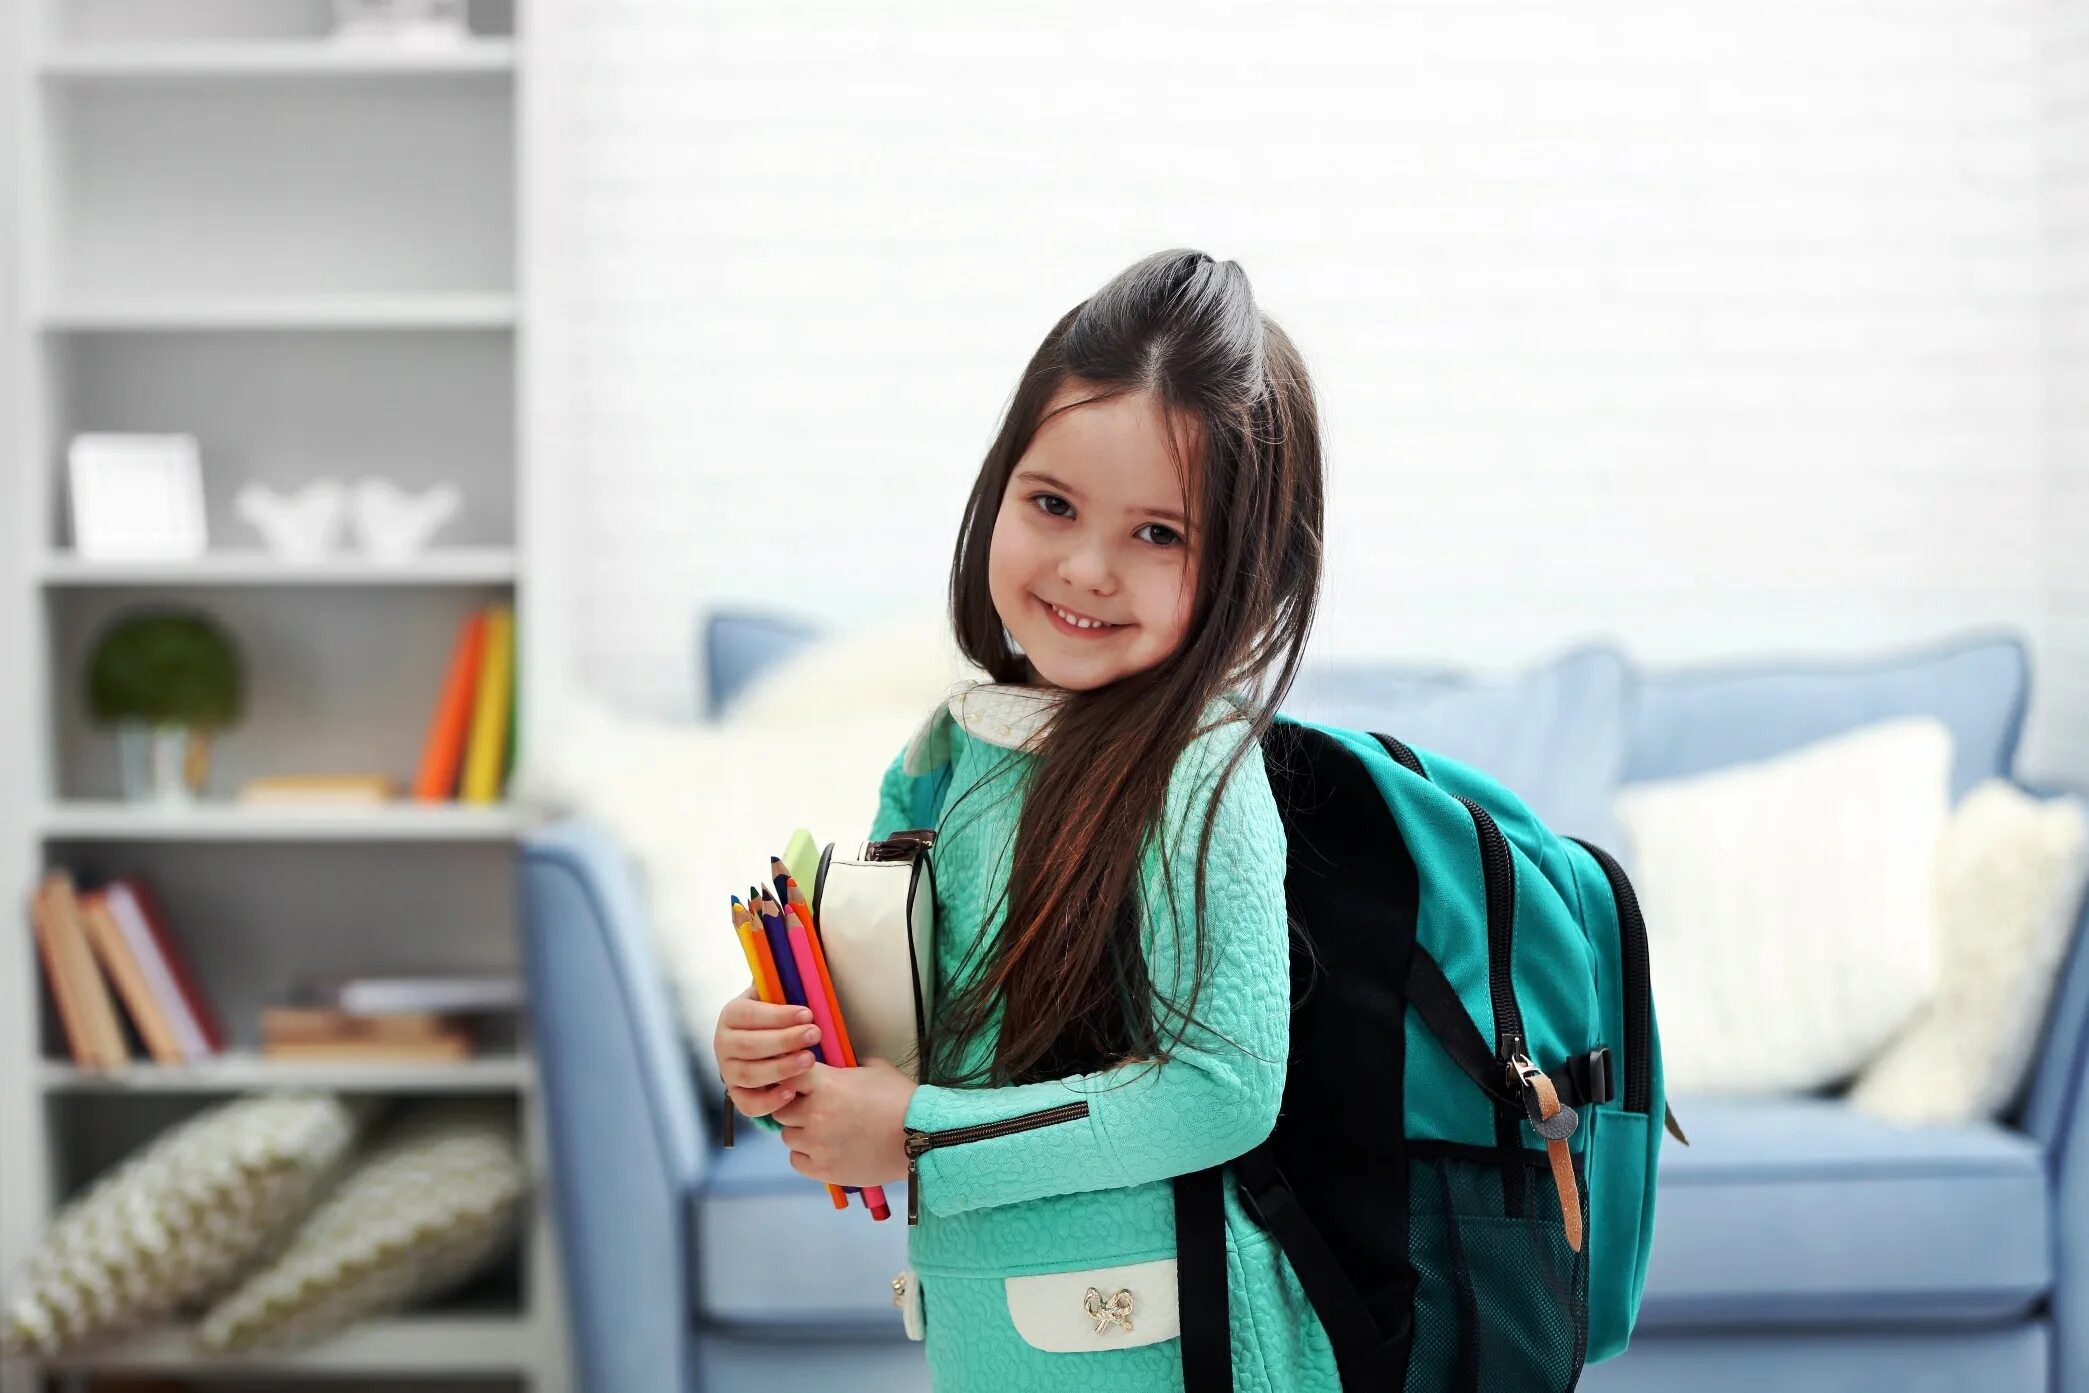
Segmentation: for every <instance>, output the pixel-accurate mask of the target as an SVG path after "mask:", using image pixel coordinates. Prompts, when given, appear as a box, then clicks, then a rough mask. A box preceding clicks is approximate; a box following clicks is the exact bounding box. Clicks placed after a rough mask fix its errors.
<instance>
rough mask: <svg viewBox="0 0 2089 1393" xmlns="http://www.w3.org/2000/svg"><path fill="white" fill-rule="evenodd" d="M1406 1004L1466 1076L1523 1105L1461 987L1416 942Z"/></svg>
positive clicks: (1509, 1101)
mask: <svg viewBox="0 0 2089 1393" xmlns="http://www.w3.org/2000/svg"><path fill="white" fill-rule="evenodd" d="M1407 1004H1408V1005H1410V1006H1412V1007H1414V1009H1415V1012H1416V1013H1417V1014H1418V1015H1420V1016H1421V1018H1422V1024H1424V1025H1426V1026H1428V1027H1429V1033H1430V1034H1432V1035H1434V1036H1435V1037H1436V1043H1437V1044H1439V1045H1442V1046H1443V1048H1444V1053H1446V1054H1448V1055H1449V1056H1450V1057H1451V1062H1452V1063H1454V1064H1456V1065H1457V1066H1458V1067H1459V1068H1460V1069H1463V1070H1464V1071H1465V1074H1466V1077H1468V1078H1470V1079H1471V1080H1472V1081H1473V1082H1474V1083H1476V1084H1478V1085H1479V1086H1480V1091H1481V1092H1483V1093H1485V1094H1486V1095H1487V1096H1488V1097H1490V1098H1493V1099H1496V1100H1497V1101H1500V1102H1503V1103H1507V1104H1510V1105H1511V1106H1515V1107H1521V1104H1520V1103H1519V1102H1518V1101H1517V1100H1516V1099H1513V1098H1511V1097H1510V1096H1509V1086H1508V1084H1507V1083H1506V1082H1504V1081H1503V1075H1502V1068H1501V1065H1500V1064H1498V1063H1497V1062H1495V1058H1494V1051H1493V1050H1491V1049H1489V1048H1487V1037H1486V1036H1484V1035H1482V1034H1480V1028H1479V1027H1478V1026H1477V1025H1474V1024H1473V1021H1472V1017H1471V1016H1470V1015H1468V1014H1467V1013H1466V1010H1465V1003H1464V1002H1462V1001H1460V1000H1459V999H1458V989H1457V988H1455V987H1453V986H1452V985H1451V979H1450V978H1448V977H1446V976H1444V975H1443V966H1442V964H1440V963H1438V962H1437V961H1436V959H1435V958H1434V957H1432V956H1431V955H1430V953H1429V950H1428V949H1426V948H1424V947H1422V945H1421V944H1419V943H1417V944H1415V946H1414V954H1413V956H1412V957H1411V958H1409V959H1408V965H1407Z"/></svg>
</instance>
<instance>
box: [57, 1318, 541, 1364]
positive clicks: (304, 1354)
mask: <svg viewBox="0 0 2089 1393" xmlns="http://www.w3.org/2000/svg"><path fill="white" fill-rule="evenodd" d="M536 1344H537V1342H536V1340H535V1338H534V1332H533V1330H532V1328H531V1326H530V1323H529V1322H528V1321H527V1320H526V1319H525V1318H524V1317H522V1316H520V1315H515V1316H498V1315H483V1316H482V1315H456V1316H450V1315H426V1316H413V1315H406V1316H396V1317H393V1318H391V1319H387V1320H376V1321H365V1322H363V1323H362V1324H359V1325H355V1326H352V1327H350V1328H349V1329H347V1330H344V1331H342V1332H341V1333H340V1334H338V1335H336V1336H334V1337H333V1338H332V1339H330V1340H327V1341H325V1342H324V1343H322V1344H319V1345H315V1346H313V1347H312V1348H310V1349H306V1350H300V1351H291V1352H275V1353H260V1352H257V1353H253V1354H242V1355H220V1354H209V1353H206V1352H204V1351H202V1350H199V1349H197V1348H196V1347H195V1346H194V1345H193V1344H191V1343H190V1338H189V1332H188V1330H187V1329H186V1328H182V1327H160V1328H157V1329H152V1330H146V1331H141V1332H138V1333H136V1334H132V1335H126V1336H122V1337H119V1338H116V1339H113V1340H108V1341H103V1342H99V1343H97V1344H95V1345H93V1346H92V1347H90V1348H87V1349H82V1350H79V1351H77V1352H75V1353H72V1354H66V1355H60V1356H58V1357H56V1358H53V1359H48V1360H44V1361H42V1362H43V1365H44V1367H46V1368H49V1369H54V1370H88V1369H93V1370H100V1371H103V1372H138V1373H152V1372H159V1371H162V1370H165V1371H169V1372H179V1373H183V1374H190V1375H207V1374H227V1375H238V1374H249V1373H275V1372H285V1373H343V1374H349V1373H353V1374H360V1375H375V1374H474V1373H515V1372H527V1371H528V1370H529V1369H530V1367H531V1365H532V1362H533V1361H532V1359H531V1356H532V1354H533V1353H534V1352H535V1349H536Z"/></svg>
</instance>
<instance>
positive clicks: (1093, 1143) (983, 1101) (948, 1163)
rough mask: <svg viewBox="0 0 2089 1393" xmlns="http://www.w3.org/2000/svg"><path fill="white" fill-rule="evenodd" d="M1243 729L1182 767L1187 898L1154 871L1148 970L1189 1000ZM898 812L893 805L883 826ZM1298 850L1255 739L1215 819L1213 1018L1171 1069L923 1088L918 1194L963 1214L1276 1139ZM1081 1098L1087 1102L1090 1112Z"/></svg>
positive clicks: (1132, 1066) (1173, 801) (1151, 864)
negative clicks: (964, 1131)
mask: <svg viewBox="0 0 2089 1393" xmlns="http://www.w3.org/2000/svg"><path fill="white" fill-rule="evenodd" d="M1243 731H1244V727H1242V726H1240V725H1238V724H1234V725H1229V726H1226V727H1222V728H1221V729H1220V730H1219V731H1217V732H1212V733H1210V734H1207V735H1206V736H1204V737H1202V738H1200V740H1199V741H1198V742H1197V743H1196V744H1194V745H1192V746H1191V748H1190V750H1189V751H1188V752H1187V753H1186V754H1185V756H1184V758H1183V759H1182V761H1181V762H1180V763H1179V764H1178V766H1177V769H1176V774H1175V777H1174V780H1173V781H1172V783H1171V786H1170V789H1169V795H1168V816H1167V820H1166V823H1165V827H1166V831H1167V834H1168V837H1169V839H1170V840H1169V848H1170V855H1169V865H1168V872H1167V880H1168V882H1169V883H1170V884H1172V887H1173V891H1174V896H1173V900H1172V901H1171V900H1170V898H1169V895H1168V885H1167V884H1164V883H1163V881H1162V878H1161V868H1160V864H1159V857H1158V855H1157V853H1150V854H1149V856H1148V858H1147V861H1146V865H1145V868H1144V869H1143V870H1142V876H1143V882H1142V884H1143V889H1144V891H1145V898H1146V906H1147V915H1148V926H1147V930H1146V948H1147V965H1148V972H1149V974H1150V975H1151V977H1152V979H1153V982H1154V985H1155V987H1156V989H1157V990H1159V991H1161V992H1162V993H1164V994H1165V995H1166V996H1167V997H1168V998H1170V999H1172V1000H1175V1001H1178V1002H1179V1001H1181V1000H1182V999H1184V997H1185V995H1186V991H1187V988H1188V985H1189V976H1188V974H1189V972H1190V970H1191V967H1192V965H1193V952H1194V945H1193V943H1192V941H1191V939H1190V938H1189V935H1188V933H1187V932H1186V931H1179V930H1186V926H1187V924H1188V922H1189V919H1190V916H1191V915H1193V914H1194V912H1195V903H1196V901H1195V895H1196V864H1195V863H1196V852H1197V839H1198V837H1199V836H1200V835H1201V832H1202V828H1203V818H1204V814H1205V812H1206V810H1207V809H1208V808H1209V805H1210V798H1211V792H1212V786H1213V784H1214V783H1215V781H1216V778H1217V774H1218V771H1219V769H1220V768H1222V767H1223V764H1224V758H1225V756H1226V755H1228V754H1230V752H1231V749H1232V747H1233V745H1234V744H1235V742H1236V741H1237V740H1238V739H1239V738H1240V735H1241V734H1242V733H1243ZM890 786H891V780H890V779H889V778H888V788H889V787H890ZM888 811H890V810H889V809H888ZM885 816H886V812H881V813H880V819H881V823H882V820H883V818H884V817H885ZM895 825H901V824H895ZM880 830H881V831H882V830H885V829H884V828H883V827H882V826H881V828H880ZM1285 855H1286V848H1285V839H1284V828H1283V823H1282V821H1281V819H1280V818H1279V817H1278V814H1277V809H1276V803H1275V800H1274V798H1273V797H1272V795H1271V793H1270V788H1269V778H1268V774H1267V772H1266V771H1265V769H1264V767H1263V763H1262V756H1261V751H1259V750H1255V751H1251V752H1249V754H1248V756H1247V757H1246V758H1245V759H1243V760H1242V762H1241V765H1240V768H1239V769H1238V770H1236V771H1235V773H1234V775H1233V779H1232V782H1231V783H1230V784H1229V785H1228V786H1227V788H1226V790H1225V796H1224V799H1223V802H1222V804H1221V806H1220V810H1219V817H1218V823H1217V825H1216V827H1214V828H1213V831H1212V842H1211V853H1210V857H1211V859H1210V866H1209V871H1208V879H1207V884H1206V892H1207V898H1206V919H1205V953H1206V960H1207V972H1208V973H1209V975H1208V976H1207V978H1206V980H1205V986H1204V990H1203V993H1202V994H1201V995H1200V996H1199V998H1198V1002H1197V1009H1196V1017H1197V1019H1196V1021H1195V1023H1194V1024H1192V1025H1190V1026H1188V1027H1187V1028H1186V1029H1184V1030H1183V1031H1182V1033H1181V1035H1180V1037H1179V1039H1178V1040H1177V1041H1176V1042H1175V1044H1174V1047H1173V1050H1172V1057H1171V1058H1170V1059H1169V1060H1168V1062H1167V1063H1165V1064H1162V1065H1160V1066H1157V1067H1156V1066H1155V1065H1153V1064H1151V1063H1138V1062H1135V1063H1128V1064H1122V1065H1118V1066H1116V1067H1114V1068H1110V1069H1105V1070H1101V1071H1099V1072H1097V1073H1093V1074H1082V1075H1073V1076H1070V1077H1067V1078H1062V1079H1052V1080H1047V1081H1045V1082H1041V1083H1031V1084H1019V1085H1014V1086H1008V1087H1000V1088H945V1087H940V1086H934V1085H925V1086H923V1087H921V1088H919V1089H917V1090H916V1091H915V1093H914V1099H913V1102H912V1104H911V1105H910V1106H909V1108H908V1110H907V1116H906V1126H907V1130H908V1132H909V1133H910V1134H917V1133H918V1134H923V1135H920V1136H916V1137H913V1138H912V1140H913V1143H914V1149H915V1150H916V1151H917V1152H918V1153H919V1155H918V1159H917V1161H916V1163H915V1169H916V1181H915V1183H916V1185H917V1187H918V1202H919V1203H920V1204H924V1205H927V1206H928V1207H929V1208H930V1209H932V1210H934V1211H935V1212H936V1213H938V1214H956V1213H960V1212H963V1211H965V1210H970V1209H980V1208H985V1207H988V1206H992V1205H1000V1204H1011V1203H1014V1202H1016V1201H1019V1200H1030V1199H1037V1198H1040V1197H1042V1196H1046V1195H1062V1194H1070V1193H1073V1192H1075V1191H1081V1190H1101V1189H1110V1188H1115V1187H1119V1186H1128V1185H1140V1184H1144V1183H1147V1182H1149V1181H1155V1180H1163V1179H1166V1178H1168V1177H1170V1176H1174V1175H1180V1174H1183V1173H1185V1172H1188V1171H1194V1170H1201V1169H1203V1168H1204V1167H1206V1166H1212V1165H1216V1164H1218V1163H1220V1162H1223V1161H1227V1160H1230V1159H1232V1158H1233V1157H1235V1156H1237V1155H1239V1154H1240V1153H1241V1152H1243V1151H1246V1150H1247V1149H1249V1148H1250V1147H1252V1146H1254V1145H1255V1144H1256V1143H1257V1142H1260V1141H1261V1140H1262V1139H1263V1138H1265V1137H1266V1136H1268V1135H1269V1132H1270V1130H1271V1129H1272V1128H1273V1127H1274V1126H1275V1125H1276V1117H1277V1106H1278V1104H1279V1102H1281V1100H1282V1097H1283V1091H1284V1066H1285V1058H1286V1054H1287V1051H1288V1048H1289V1043H1290V981H1291V969H1290V949H1289V941H1288V926H1287V922H1286V918H1285V897H1284V870H1285ZM1076 1104H1085V1105H1086V1108H1087V1111H1086V1115H1085V1116H1082V1115H1080V1109H1079V1108H1078V1107H1075V1106H1071V1105H1076ZM1002 1123H1016V1124H1018V1125H1022V1124H1025V1123H1034V1124H1036V1125H1034V1126H1028V1127H1026V1128H1025V1129H1024V1130H1019V1131H1009V1132H1003V1133H1001V1134H999V1135H992V1136H988V1137H985V1138H978V1139H959V1140H954V1141H952V1142H949V1143H947V1144H939V1143H938V1140H937V1135H936V1134H938V1133H949V1132H952V1131H953V1130H955V1129H958V1128H969V1127H974V1126H976V1125H980V1124H1002Z"/></svg>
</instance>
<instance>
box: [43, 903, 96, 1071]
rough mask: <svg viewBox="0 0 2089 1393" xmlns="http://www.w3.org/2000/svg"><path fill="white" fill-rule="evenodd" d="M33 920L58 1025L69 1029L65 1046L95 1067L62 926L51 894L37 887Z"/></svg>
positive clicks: (76, 1059) (77, 1058)
mask: <svg viewBox="0 0 2089 1393" xmlns="http://www.w3.org/2000/svg"><path fill="white" fill-rule="evenodd" d="M29 922H30V926H31V928H32V929H34V931H35V933H36V953H37V956H38V957H40V958H42V959H43V964H44V981H45V982H47V983H49V984H50V988H51V1002H52V1004H53V1005H55V1006H56V1007H57V1008H58V1024H59V1026H60V1028H61V1029H63V1030H64V1032H65V1046H66V1048H67V1049H68V1050H70V1051H72V1057H73V1063H75V1064H84V1065H88V1066H90V1067H91V1066H92V1065H93V1063H94V1045H93V1043H92V1042H91V1041H90V1040H89V1039H88V1038H87V1024H86V1022H85V1021H84V1020H82V1019H81V1017H80V1003H79V999H78V998H77V997H75V996H74V995H73V984H72V977H71V975H70V974H68V973H67V972H66V970H65V953H64V950H63V949H61V948H60V947H59V946H58V928H57V922H56V919H55V917H54V916H53V914H52V912H51V897H50V895H49V894H48V893H47V892H46V891H45V889H44V887H43V886H41V885H39V886H37V887H36V893H35V894H33V895H31V896H30V897H29Z"/></svg>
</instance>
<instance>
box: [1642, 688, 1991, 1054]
mask: <svg viewBox="0 0 2089 1393" xmlns="http://www.w3.org/2000/svg"><path fill="white" fill-rule="evenodd" d="M1951 757H1952V749H1951V735H1950V732H1949V731H1948V730H1947V729H1946V728H1945V726H1944V725H1943V724H1942V723H1941V722H1939V721H1937V720H1936V719H1934V718H1933V717H1905V718H1901V719H1897V720H1892V721H1884V722H1880V723H1877V724H1874V725H1870V726H1865V727H1862V728H1860V729H1858V730H1854V731H1849V732H1846V733H1844V734H1842V735H1839V736H1836V737H1834V738H1832V739H1829V740H1824V741H1821V742H1819V743H1817V744H1813V745H1808V746H1805V747H1803V748H1801V749H1798V750H1794V751H1791V752H1789V753H1786V754H1783V755H1780V756H1778V757H1776V758H1774V759H1767V760H1763V761H1760V762H1757V763H1751V764H1744V765H1737V766H1735V767H1732V768H1729V769H1724V770H1720V771H1718V772H1716V773H1711V774H1701V775H1698V776H1696V777H1693V778H1688V779H1678V780H1673V781H1668V782H1662V783H1648V784H1636V785H1628V786H1627V787H1625V788H1624V789H1623V790H1621V791H1620V792H1619V794H1618V797H1617V803H1616V807H1617V813H1618V819H1619V821H1620V822H1621V823H1622V824H1623V826H1624V829H1625V835H1626V838H1627V840H1628V841H1629V842H1630V843H1631V845H1632V848H1633V859H1634V870H1633V886H1634V888H1635V890H1636V891H1637V892H1638V895H1639V901H1640V905H1641V907H1642V909H1643V910H1644V912H1645V915H1646V923H1647V942H1648V948H1649V952H1650V954H1651V957H1652V973H1653V986H1654V1000H1655V1002H1656V1003H1657V1009H1659V1011H1660V1013H1661V1050H1662V1064H1663V1068H1664V1070H1665V1072H1666V1076H1667V1081H1668V1087H1669V1089H1670V1091H1672V1092H1675V1093H1743V1094H1746V1093H1754V1094H1762V1093H1777V1092H1788V1091H1803V1090H1810V1089H1817V1088H1821V1087H1824V1086H1827V1085H1830V1084H1834V1083H1838V1082H1841V1081H1843V1080H1846V1079H1847V1078H1848V1077H1849V1076H1850V1075H1851V1074H1853V1073H1854V1072H1855V1071H1856V1070H1857V1069H1858V1068H1859V1067H1860V1066H1862V1065H1863V1064H1864V1062H1865V1061H1866V1060H1868V1059H1870V1058H1871V1057H1872V1055H1874V1054H1875V1053H1877V1051H1878V1049H1879V1047H1880V1046H1881V1045H1883V1044H1884V1043H1885V1042H1886V1040H1887V1039H1888V1038H1889V1037H1890V1036H1891V1035H1892V1034H1893V1032H1894V1031H1895V1030H1897V1029H1899V1028H1900V1026H1901V1025H1902V1024H1903V1023H1904V1022H1906V1020H1907V1019H1908V1018H1909V1016H1910V1015H1912V1014H1913V1012H1914V1011H1915V1009H1916V1008H1917V1007H1918V1006H1920V1005H1921V1004H1922V1002H1923V1000H1924V999H1925V998H1926V997H1927V996H1928V995H1929V992H1930V990H1931V988H1932V987H1933V986H1934V985H1935V982H1936V949H1935V943H1936V937H1935V933H1934V930H1933V927H1932V913H1931V903H1930V878H1931V871H1932V868H1933V865H1934V858H1935V855H1936V849H1937V841H1938V837H1939V834H1940V833H1941V832H1942V830H1943V826H1944V820H1945V815H1946V809H1947V802H1946V798H1947V792H1946V791H1947V788H1948V780H1949V777H1950V770H1951Z"/></svg>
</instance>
